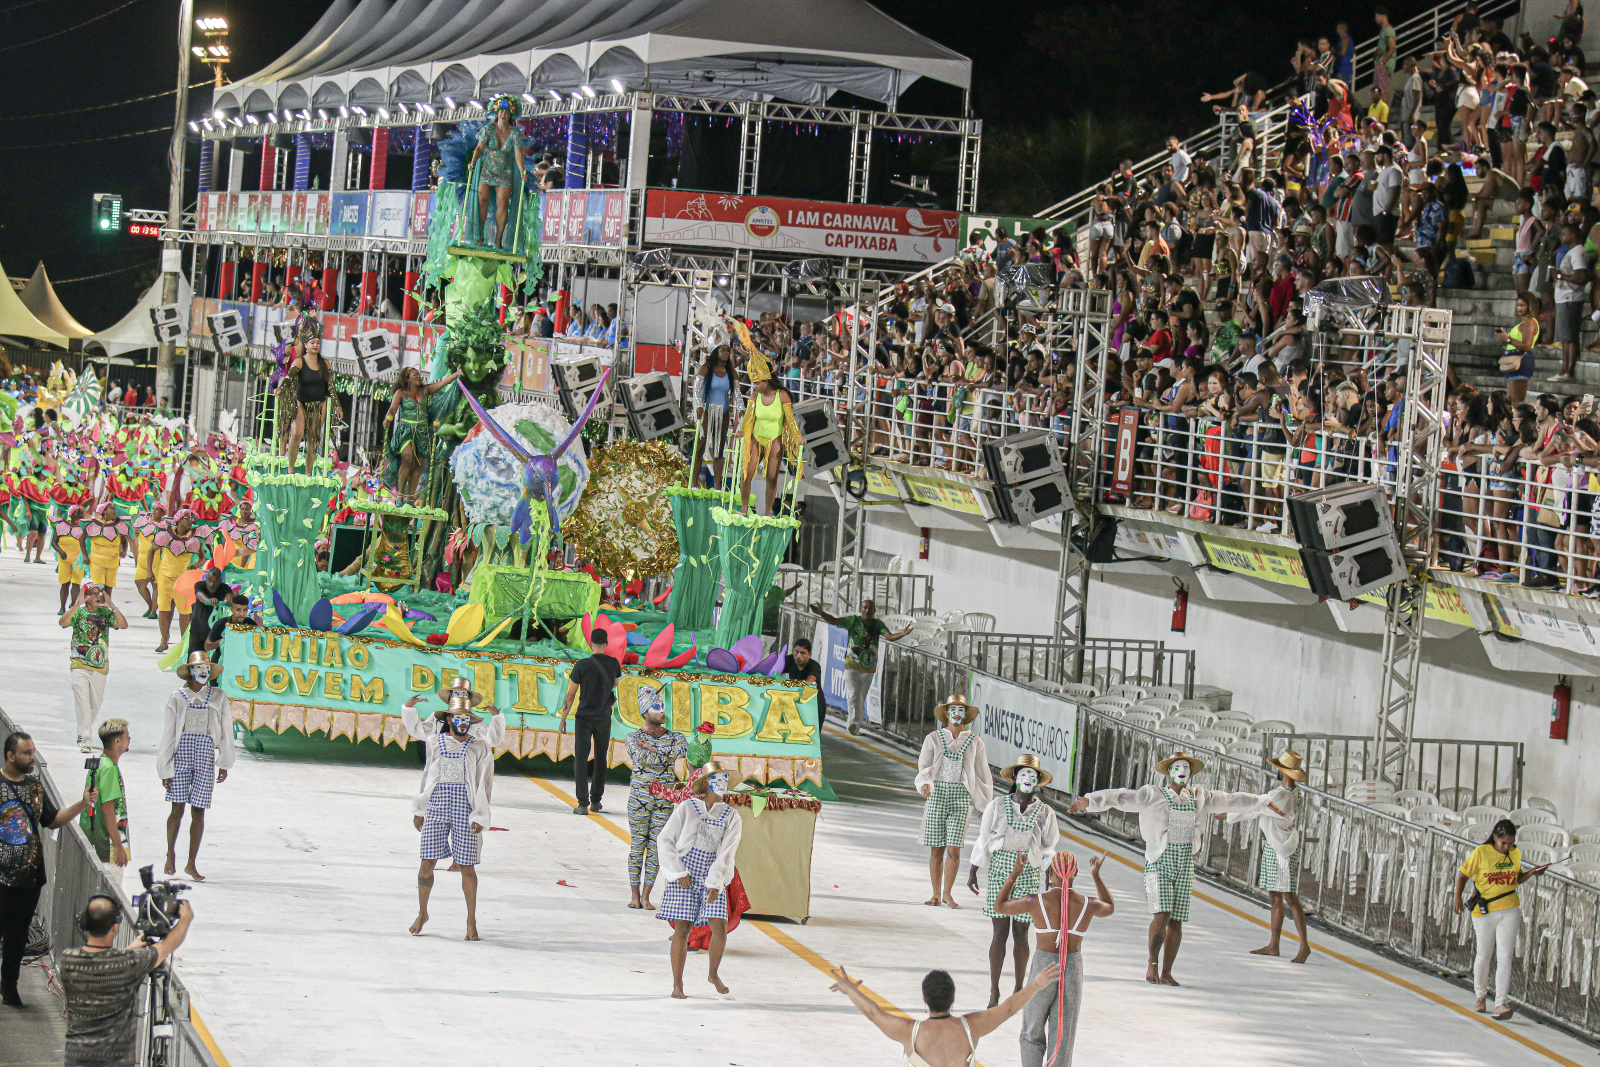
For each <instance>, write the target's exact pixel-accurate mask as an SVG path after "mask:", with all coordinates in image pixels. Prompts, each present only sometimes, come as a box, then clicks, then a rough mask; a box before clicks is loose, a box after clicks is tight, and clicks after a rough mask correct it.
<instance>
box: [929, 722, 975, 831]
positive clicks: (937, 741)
mask: <svg viewBox="0 0 1600 1067" xmlns="http://www.w3.org/2000/svg"><path fill="white" fill-rule="evenodd" d="M941 735H942V736H941ZM963 742H964V743H965V745H966V747H965V748H962V749H961V757H960V760H961V784H962V785H964V786H966V787H967V792H968V793H970V794H971V795H972V806H973V807H974V808H976V809H978V810H979V811H984V810H987V809H988V807H989V801H990V800H992V799H994V775H993V774H992V772H990V770H989V753H988V751H987V750H986V749H985V748H984V747H983V738H981V737H979V736H978V734H977V733H976V732H975V731H973V730H966V731H963V733H962V735H961V738H959V739H958V738H957V737H956V736H955V735H954V734H952V733H951V732H950V728H949V727H947V726H941V727H939V728H938V729H937V730H935V731H933V733H931V734H929V735H928V736H927V737H925V738H923V739H922V754H921V755H919V756H918V757H917V777H916V787H917V791H918V792H919V793H920V792H921V791H922V787H923V786H925V785H931V784H933V782H935V781H937V780H938V778H939V772H940V770H941V768H942V766H943V764H944V763H945V762H947V761H948V760H949V759H950V757H949V756H947V755H946V754H945V749H946V747H948V748H949V749H950V750H951V751H954V750H956V749H957V748H960V746H961V745H962V744H963Z"/></svg>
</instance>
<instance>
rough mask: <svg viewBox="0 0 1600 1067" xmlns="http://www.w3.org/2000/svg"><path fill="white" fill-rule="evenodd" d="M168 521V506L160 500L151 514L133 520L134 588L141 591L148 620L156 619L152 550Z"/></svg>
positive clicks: (151, 507) (152, 505)
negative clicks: (163, 525)
mask: <svg viewBox="0 0 1600 1067" xmlns="http://www.w3.org/2000/svg"><path fill="white" fill-rule="evenodd" d="M166 521H167V506H166V505H165V504H163V503H162V502H161V501H159V500H157V501H156V502H155V503H153V504H151V505H150V512H149V514H146V515H140V516H139V517H138V518H136V519H134V520H133V532H134V537H135V542H136V543H135V545H134V565H133V587H134V588H135V589H137V590H139V595H140V596H142V597H144V617H145V618H147V619H153V618H155V617H156V598H155V594H154V593H153V592H151V591H150V580H151V578H152V574H151V571H150V556H151V550H152V548H153V547H154V545H155V540H156V531H157V530H159V529H161V525H162V523H164V522H166Z"/></svg>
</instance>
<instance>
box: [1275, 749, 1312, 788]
mask: <svg viewBox="0 0 1600 1067" xmlns="http://www.w3.org/2000/svg"><path fill="white" fill-rule="evenodd" d="M1300 762H1301V760H1300V753H1298V752H1296V751H1295V750H1294V749H1292V748H1291V749H1287V750H1285V751H1284V753H1283V755H1281V756H1279V757H1278V758H1277V759H1273V758H1272V757H1271V756H1268V757H1267V766H1268V767H1271V768H1272V769H1273V770H1275V771H1281V772H1283V773H1284V774H1287V775H1288V776H1289V777H1290V778H1293V779H1294V780H1295V781H1297V782H1303V781H1305V780H1306V772H1305V771H1303V770H1301V769H1300Z"/></svg>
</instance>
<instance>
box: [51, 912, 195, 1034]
mask: <svg viewBox="0 0 1600 1067" xmlns="http://www.w3.org/2000/svg"><path fill="white" fill-rule="evenodd" d="M121 921H122V907H121V905H119V904H118V903H117V901H115V900H113V899H112V898H110V897H103V896H93V897H90V898H89V905H88V907H86V908H85V909H84V911H83V915H82V917H81V918H80V919H79V926H80V927H81V928H82V929H83V931H84V933H85V934H87V935H88V942H89V943H88V944H86V945H84V946H83V947H82V948H70V949H67V950H66V951H65V952H63V953H62V954H61V988H62V991H63V992H64V993H65V1000H66V1008H67V1042H66V1045H67V1047H66V1062H67V1063H77V1064H91V1063H103V1064H132V1063H135V1062H136V1061H137V1060H138V1059H139V1056H138V1051H139V1030H140V1026H139V987H140V985H141V984H142V983H143V982H144V976H145V975H147V974H149V973H150V972H151V971H153V970H155V969H156V968H157V967H159V966H160V965H161V962H162V961H163V960H165V959H166V958H167V957H168V956H170V955H172V953H173V952H174V951H176V950H177V948H178V946H179V945H181V944H183V939H184V938H185V937H187V936H188V935H189V924H190V923H192V922H193V921H194V911H193V909H191V908H190V907H189V902H188V901H187V900H185V901H181V902H180V903H179V904H178V921H177V922H175V923H173V925H172V929H171V930H169V931H167V936H166V937H164V938H162V939H161V940H160V941H158V942H156V943H155V944H153V945H151V944H146V943H145V942H144V941H142V940H140V941H135V942H134V943H133V944H131V945H129V946H128V947H127V948H116V947H115V942H116V936H117V926H118V925H119V924H120V923H121Z"/></svg>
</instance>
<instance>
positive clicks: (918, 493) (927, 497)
mask: <svg viewBox="0 0 1600 1067" xmlns="http://www.w3.org/2000/svg"><path fill="white" fill-rule="evenodd" d="M901 477H903V478H904V479H905V483H906V488H907V489H908V490H910V491H911V498H912V499H913V500H915V501H916V502H917V503H919V504H926V505H928V506H929V507H935V508H949V509H950V510H951V511H960V512H965V513H966V514H968V515H982V514H983V505H982V504H980V503H979V502H978V493H977V490H975V489H973V488H972V486H970V485H965V484H963V483H961V482H950V481H946V480H944V479H943V478H924V477H922V476H921V475H919V474H906V475H902V476H901Z"/></svg>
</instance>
